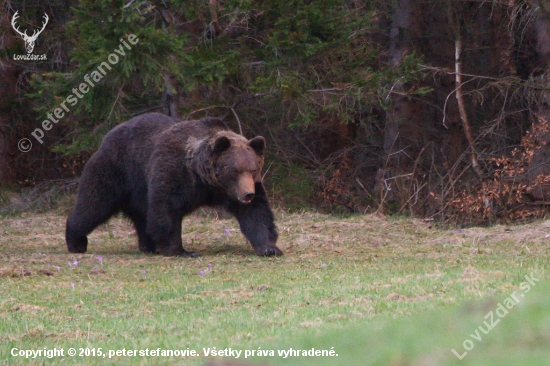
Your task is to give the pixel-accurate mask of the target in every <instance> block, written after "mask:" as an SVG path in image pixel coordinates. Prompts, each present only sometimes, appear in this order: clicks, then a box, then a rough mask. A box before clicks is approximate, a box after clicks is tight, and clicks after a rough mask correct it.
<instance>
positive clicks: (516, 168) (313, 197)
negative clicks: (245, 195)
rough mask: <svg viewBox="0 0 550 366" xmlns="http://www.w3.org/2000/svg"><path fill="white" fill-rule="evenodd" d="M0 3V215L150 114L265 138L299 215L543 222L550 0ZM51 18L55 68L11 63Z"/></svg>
mask: <svg viewBox="0 0 550 366" xmlns="http://www.w3.org/2000/svg"><path fill="white" fill-rule="evenodd" d="M0 5H1V7H0V9H1V10H0V47H1V50H0V56H1V59H0V186H1V187H2V189H0V206H3V207H9V209H10V210H11V209H13V207H19V208H26V207H32V206H33V205H35V206H36V205H38V206H40V207H46V208H49V207H51V206H52V205H55V202H56V199H55V197H56V195H57V194H59V192H64V191H71V190H73V189H74V187H76V185H77V177H78V176H79V175H80V173H81V171H82V168H83V165H84V164H85V162H86V161H87V159H88V158H89V157H90V156H91V154H92V153H93V152H94V151H95V149H97V147H98V146H99V144H100V142H101V140H102V138H103V136H104V135H105V133H107V131H109V130H110V129H112V128H113V127H114V126H116V125H117V124H118V123H120V122H122V121H124V120H126V119H129V118H131V117H132V116H135V115H138V114H141V113H145V112H154V111H156V112H162V113H165V114H168V115H172V116H175V117H178V118H180V119H184V120H185V119H198V118H202V117H205V116H221V117H223V118H224V119H225V121H226V122H227V123H228V124H229V125H230V126H231V127H232V128H233V129H234V130H235V131H239V132H242V134H243V135H245V136H247V137H252V136H254V135H263V136H265V137H266V139H267V140H268V146H269V156H268V159H267V164H266V176H265V180H266V186H267V188H268V190H269V192H270V196H271V197H272V198H273V200H274V201H275V202H279V203H280V204H281V205H283V206H284V207H287V208H289V209H298V208H303V207H314V208H318V209H323V210H327V211H330V212H374V211H377V212H379V213H384V214H404V213H406V214H412V215H417V216H422V217H425V218H427V219H436V220H449V221H455V222H456V221H459V222H461V223H463V224H464V223H465V224H480V223H493V222H497V221H513V220H526V219H531V218H535V217H541V216H544V215H545V214H546V213H547V204H548V203H549V202H550V200H549V199H548V198H547V197H546V196H547V195H548V188H549V186H548V184H549V183H548V182H550V178H549V177H550V166H549V164H548V162H549V159H550V145H548V141H550V130H549V127H548V117H549V110H548V108H549V103H550V95H548V82H547V69H548V65H549V63H550V2H547V1H536V0H528V1H517V0H506V1H496V0H493V1H482V0H478V1H464V0H442V1H440V0H434V1H416V0H395V1H381V0H373V1H371V0H364V1H357V0H354V1H337V0H318V1H296V0H284V1H278V0H277V1H276V0H262V1H257V0H210V1H206V0H204V1H176V0H174V1H142V0H124V1H114V0H100V1H91V0H80V1H61V0H46V1H32V0H30V1H9V0H4V1H0ZM16 12H18V14H17V18H16V19H15V20H14V15H15V13H16ZM45 14H46V15H47V16H48V18H49V19H48V23H47V24H46V26H45V28H44V30H43V32H42V33H41V34H40V35H39V36H38V38H37V40H36V44H35V47H34V50H33V52H32V53H33V54H35V55H46V58H47V59H46V60H37V61H27V60H21V59H19V58H18V57H16V56H15V55H24V54H26V53H27V52H26V50H25V42H24V41H23V40H22V38H21V36H20V35H19V34H18V33H17V32H16V31H15V29H16V28H17V29H18V30H19V31H21V32H24V31H27V34H28V35H31V34H32V33H33V31H34V30H40V29H41V28H42V26H43V24H44V20H45V18H44V15H45ZM12 22H13V23H14V24H15V27H14V26H12ZM132 34H133V35H135V36H136V37H137V39H138V42H137V44H135V45H131V49H126V48H125V49H124V50H125V54H124V56H120V57H119V60H118V62H117V63H116V64H113V65H112V69H111V70H109V71H108V73H107V74H106V77H104V78H102V79H101V80H100V81H98V82H97V83H96V84H95V86H94V87H93V88H90V91H89V92H88V93H87V94H86V95H84V96H83V97H82V99H79V101H78V103H77V104H76V105H75V106H74V107H70V111H69V112H68V113H66V114H65V115H64V117H63V118H61V119H60V120H59V122H57V123H55V124H53V125H52V128H51V129H50V130H47V131H44V137H43V144H39V143H38V142H37V141H36V140H35V139H33V137H31V136H32V135H31V134H32V132H33V131H35V130H36V129H37V128H42V127H41V126H42V122H43V121H44V120H45V119H47V115H48V113H52V112H53V111H54V110H55V109H56V108H58V107H59V105H60V103H61V102H62V101H64V100H66V98H67V97H68V96H69V95H70V94H72V93H73V92H72V90H73V88H75V87H78V86H79V85H80V84H81V83H82V82H83V81H84V77H85V75H86V74H88V75H89V74H90V73H91V72H93V71H94V70H96V69H97V67H98V66H99V65H100V64H101V63H102V62H105V61H107V60H108V57H109V55H110V54H112V53H114V52H115V51H114V50H115V49H118V48H119V47H120V46H121V41H122V40H127V39H128V37H129V36H130V35H132ZM24 138H29V139H30V140H31V142H32V143H33V146H32V149H31V150H30V151H28V152H22V151H21V150H20V149H19V148H18V144H19V142H20V141H21V139H24ZM14 191H17V192H21V194H18V195H17V196H14V195H13V192H14Z"/></svg>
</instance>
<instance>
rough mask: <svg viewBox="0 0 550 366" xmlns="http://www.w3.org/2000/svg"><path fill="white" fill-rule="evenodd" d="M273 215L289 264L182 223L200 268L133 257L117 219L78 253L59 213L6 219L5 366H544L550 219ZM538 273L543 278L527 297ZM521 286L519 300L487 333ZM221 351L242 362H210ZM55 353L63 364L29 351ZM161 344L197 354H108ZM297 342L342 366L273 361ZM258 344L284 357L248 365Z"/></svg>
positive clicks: (0, 251) (209, 217)
mask: <svg viewBox="0 0 550 366" xmlns="http://www.w3.org/2000/svg"><path fill="white" fill-rule="evenodd" d="M276 215H277V219H278V221H277V223H278V227H279V232H280V239H279V244H280V245H279V247H280V248H281V249H282V250H283V251H284V252H285V256H283V257H281V258H269V259H266V258H259V257H256V256H255V255H254V254H253V250H252V248H251V247H250V245H249V244H247V243H246V242H245V240H244V238H243V236H242V235H241V233H240V232H239V230H238V226H237V224H236V222H235V221H234V220H232V219H222V218H219V217H218V216H217V215H216V214H215V213H206V212H202V213H200V214H198V215H195V216H192V217H188V218H186V219H185V221H184V233H183V242H184V246H185V248H186V249H188V250H189V249H191V250H194V251H198V252H199V253H201V254H202V256H201V257H200V258H199V259H190V258H163V257H159V256H148V255H143V254H141V253H139V251H138V249H137V243H136V237H135V235H134V231H133V228H132V226H131V225H130V224H129V223H128V222H127V221H126V220H124V219H121V218H117V219H113V220H111V221H110V222H109V223H108V224H106V225H104V226H102V227H100V228H98V229H97V230H96V231H95V232H94V233H92V234H91V235H90V237H89V239H90V244H89V248H88V253H86V254H82V255H74V254H69V253H68V252H67V250H66V247H65V244H64V238H63V235H64V234H63V232H64V221H65V218H66V213H65V212H61V211H56V212H50V213H45V214H36V213H25V214H21V215H16V216H8V217H3V218H2V219H1V222H0V293H1V294H2V296H0V364H35V365H41V364H86V365H96V364H97V365H99V364H117V365H130V364H154V365H174V364H177V365H205V364H207V363H211V364H219V365H222V364H223V365H239V364H243V362H244V364H248V363H249V362H252V363H255V362H260V363H263V364H269V365H279V364H286V365H313V364H314V365H316V366H317V365H344V364H346V365H460V364H467V365H474V364H475V365H494V364H506V365H512V364H514V365H515V364H517V365H527V364H529V365H536V364H540V365H543V364H547V362H549V361H548V360H550V283H549V281H548V269H549V255H548V242H549V238H550V221H543V222H536V223H532V224H528V225H521V226H495V227H491V228H467V229H459V228H451V229H445V230H443V229H438V228H435V227H432V226H431V224H430V223H426V222H424V221H422V220H415V219H408V218H399V219H392V218H379V217H376V216H372V215H369V216H353V217H349V218H336V217H331V216H326V215H321V214H317V213H300V214H297V213H294V214H288V213H285V212H281V211H279V212H277V214H276ZM530 274H533V275H534V277H535V278H537V279H540V281H536V282H535V283H534V284H532V286H531V289H530V291H529V292H525V291H524V290H525V288H523V290H522V289H520V286H521V283H522V282H525V281H526V279H525V276H526V275H530ZM514 291H515V294H516V296H519V295H522V294H523V295H524V296H522V297H521V298H520V300H521V301H520V302H519V303H518V304H517V305H516V306H514V307H513V308H511V309H509V314H507V315H506V316H505V317H503V318H502V319H501V321H500V323H499V324H498V325H496V326H495V327H494V329H492V330H490V332H488V333H487V334H484V333H482V332H480V331H479V328H478V327H479V326H482V327H483V328H484V329H486V328H487V327H485V326H484V325H483V324H484V321H487V319H485V318H484V317H485V316H486V315H487V314H488V312H490V311H493V312H495V311H496V310H497V309H498V304H502V303H503V301H505V299H507V298H508V297H510V296H511V294H513V293H514ZM495 319H496V318H495ZM476 329H478V332H477V334H476ZM472 334H473V335H474V338H472V337H471V335H472ZM466 340H469V341H467V342H465V341H466ZM464 345H465V346H466V347H470V346H472V348H471V349H470V350H468V351H467V354H466V355H465V356H464V357H463V358H462V360H459V358H458V357H457V356H455V355H454V354H453V353H452V351H451V350H452V349H454V350H455V351H456V352H457V353H458V354H459V355H463V354H464V352H466V350H467V349H465V348H464ZM214 347H215V348H216V350H217V351H219V350H225V349H226V348H231V349H232V351H234V352H235V351H237V352H238V351H241V354H240V357H239V358H238V359H237V358H233V360H234V361H228V360H231V358H222V357H206V356H205V355H204V353H205V350H206V349H208V348H210V349H211V350H213V349H214ZM332 347H334V348H332ZM54 348H57V349H63V352H64V355H63V356H56V357H53V358H48V357H44V355H41V356H38V357H36V358H34V359H32V358H29V359H27V358H25V357H24V356H21V354H24V352H25V351H24V350H35V351H36V350H43V351H44V350H45V349H46V350H48V351H50V352H53V351H52V350H53V349H54ZM69 348H74V349H75V350H76V352H77V355H76V356H74V357H72V356H69V355H68V354H67V353H68V350H69ZM159 348H160V349H161V350H182V351H184V352H185V351H186V352H191V350H194V351H196V352H197V356H190V357H185V358H182V357H159V356H151V355H149V356H140V355H139V353H138V355H137V356H131V355H128V352H127V353H126V355H119V356H116V355H115V356H113V357H111V358H109V356H110V355H109V353H108V352H109V351H116V350H119V351H121V352H123V351H122V350H126V351H128V350H142V351H144V352H146V351H145V350H147V349H148V350H153V349H154V350H157V349H159ZM290 348H293V349H300V350H302V349H306V350H307V349H309V350H311V349H312V348H315V349H318V350H326V351H329V350H331V348H332V349H333V350H334V352H335V353H337V354H338V357H335V356H334V357H308V356H293V357H287V358H283V357H282V356H278V351H281V350H282V351H288V350H289V349H290ZM99 349H101V350H99ZM252 350H253V351H255V353H258V350H261V351H262V354H263V353H264V352H265V353H269V352H268V351H269V350H273V352H274V354H275V356H274V357H269V356H268V357H259V358H254V359H252V361H251V360H250V359H245V358H244V357H245V352H246V351H249V353H252ZM149 352H150V351H149ZM13 353H15V354H16V355H15V356H14V355H13ZM94 354H95V356H94ZM103 355H105V357H103ZM111 356H112V355H111ZM233 356H236V354H233ZM503 360H504V361H503Z"/></svg>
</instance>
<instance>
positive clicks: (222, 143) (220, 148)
mask: <svg viewBox="0 0 550 366" xmlns="http://www.w3.org/2000/svg"><path fill="white" fill-rule="evenodd" d="M230 146H231V141H229V139H228V138H227V137H225V136H220V137H218V138H217V139H216V142H214V149H213V151H212V152H213V153H214V154H215V155H220V154H221V153H222V152H224V151H225V150H227V149H229V147H230Z"/></svg>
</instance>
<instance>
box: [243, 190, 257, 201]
mask: <svg viewBox="0 0 550 366" xmlns="http://www.w3.org/2000/svg"><path fill="white" fill-rule="evenodd" d="M254 196H255V194H254V192H247V193H245V195H244V198H243V200H242V201H241V202H242V203H250V202H251V201H252V200H253V199H254Z"/></svg>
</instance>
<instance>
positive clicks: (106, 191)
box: [65, 169, 124, 253]
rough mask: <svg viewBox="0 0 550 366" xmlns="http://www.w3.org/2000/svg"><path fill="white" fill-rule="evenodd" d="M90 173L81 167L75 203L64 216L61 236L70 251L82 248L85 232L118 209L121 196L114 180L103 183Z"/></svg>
mask: <svg viewBox="0 0 550 366" xmlns="http://www.w3.org/2000/svg"><path fill="white" fill-rule="evenodd" d="M94 173H95V172H94V170H93V169H91V170H90V171H87V170H86V169H85V170H84V173H83V174H82V177H81V178H80V187H79V190H78V197H77V200H76V205H75V207H74V210H73V212H72V213H71V215H70V216H69V218H68V219H67V226H66V230H65V240H66V242H67V248H68V249H69V252H71V253H85V252H86V250H87V249H88V248H87V247H88V239H87V238H86V236H87V235H88V234H89V233H91V232H92V231H93V230H94V229H95V228H96V227H98V226H99V225H101V224H103V223H104V222H106V221H107V220H109V218H110V217H111V216H112V215H113V214H115V213H116V212H117V211H118V210H119V209H120V203H121V201H122V200H123V199H124V197H123V195H122V194H121V193H122V192H120V189H118V186H117V184H112V185H105V184H104V183H102V182H101V181H100V180H99V179H98V178H97V177H96V175H95V174H94ZM115 183H116V182H115Z"/></svg>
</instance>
